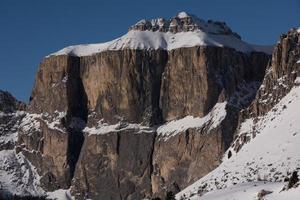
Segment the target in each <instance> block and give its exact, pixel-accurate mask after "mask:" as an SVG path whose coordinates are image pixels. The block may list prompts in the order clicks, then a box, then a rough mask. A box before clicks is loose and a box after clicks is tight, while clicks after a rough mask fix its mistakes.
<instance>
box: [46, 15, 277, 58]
mask: <svg viewBox="0 0 300 200" xmlns="http://www.w3.org/2000/svg"><path fill="white" fill-rule="evenodd" d="M187 17H191V18H192V21H194V23H193V24H191V25H190V26H193V27H195V29H193V30H189V31H180V32H177V33H173V32H171V31H166V32H162V31H159V30H155V29H154V30H143V31H140V30H136V29H133V28H132V27H136V26H137V27H138V26H140V25H145V24H146V25H147V23H149V26H151V27H156V26H157V27H162V26H167V27H166V28H167V29H170V30H171V29H172V27H174V26H175V25H174V24H172V23H174V18H172V19H173V20H172V19H171V20H169V21H166V20H164V19H162V18H158V19H153V20H151V22H150V21H147V20H141V21H139V22H138V23H137V24H135V25H133V26H132V27H131V28H130V31H129V32H128V33H127V34H125V35H123V36H122V37H120V38H117V39H115V40H112V41H110V42H106V43H99V44H84V45H75V46H69V47H66V48H64V49H62V50H59V51H58V52H55V53H52V54H50V55H49V56H51V55H73V56H88V55H92V54H95V53H99V52H102V51H108V50H111V51H115V50H122V49H147V50H151V49H154V50H156V49H164V50H172V49H177V48H183V47H194V46H217V47H230V48H234V49H235V50H237V51H240V52H245V53H247V52H252V51H258V52H265V53H268V54H271V50H272V46H258V45H250V44H248V43H246V42H244V41H242V40H241V39H240V38H239V37H237V34H235V33H232V32H231V30H230V28H229V27H227V26H226V25H225V24H224V23H221V22H220V23H213V22H210V21H208V22H205V21H204V20H202V19H199V18H197V17H196V16H194V15H189V14H187V13H185V12H181V13H179V14H178V15H177V17H175V19H183V18H187ZM166 23H167V25H166Z"/></svg>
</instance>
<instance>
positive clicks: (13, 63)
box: [0, 0, 300, 101]
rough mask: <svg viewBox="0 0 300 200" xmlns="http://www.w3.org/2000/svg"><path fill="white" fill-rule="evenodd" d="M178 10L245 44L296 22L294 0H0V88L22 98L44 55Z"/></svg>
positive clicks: (265, 39) (265, 40)
mask: <svg viewBox="0 0 300 200" xmlns="http://www.w3.org/2000/svg"><path fill="white" fill-rule="evenodd" d="M180 11H186V12H189V13H192V14H195V15H197V16H199V17H200V18H203V19H206V20H207V19H213V20H222V21H225V22H226V23H227V24H228V25H229V26H230V27H231V28H232V29H233V30H234V31H236V32H238V33H239V34H240V35H241V36H242V38H243V39H244V40H245V41H247V42H250V43H258V44H273V43H275V42H276V41H277V40H278V37H279V35H280V34H281V33H283V32H286V31H287V30H288V29H289V28H291V27H299V26H300V1H299V0H201V1H200V0H193V1H192V0H148V1H147V0H118V1H117V0H107V1H104V0H103V1H102V0H80V1H79V0H26V1H25V0H0V89H2V90H8V91H10V92H11V93H12V94H13V95H14V96H16V97H17V98H18V99H20V100H23V101H27V100H28V98H29V96H30V93H31V89H32V86H33V82H34V77H35V72H36V70H37V66H38V64H39V62H40V61H41V59H42V58H43V57H44V56H46V55H48V54H49V53H51V52H54V51H57V50H59V49H61V48H63V47H65V46H68V45H72V44H80V43H97V42H104V41H108V40H111V39H114V38H116V37H119V36H121V35H122V34H124V33H126V32H127V29H128V27H129V26H130V25H132V24H134V23H135V22H136V21H138V20H139V19H142V18H147V19H148V18H156V17H160V16H161V17H165V18H169V17H171V16H174V15H175V14H176V13H178V12H180Z"/></svg>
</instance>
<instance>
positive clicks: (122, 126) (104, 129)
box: [83, 121, 154, 135]
mask: <svg viewBox="0 0 300 200" xmlns="http://www.w3.org/2000/svg"><path fill="white" fill-rule="evenodd" d="M124 130H137V133H140V132H149V133H152V132H154V130H153V129H152V128H150V127H147V126H142V125H140V124H127V123H121V122H119V123H117V124H113V125H109V124H106V123H102V122H101V121H100V122H99V123H98V125H97V126H96V127H91V128H89V127H85V128H84V129H83V132H85V133H87V134H89V135H94V134H96V135H103V134H108V133H113V132H120V131H124Z"/></svg>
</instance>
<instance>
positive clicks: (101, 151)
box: [72, 129, 155, 200]
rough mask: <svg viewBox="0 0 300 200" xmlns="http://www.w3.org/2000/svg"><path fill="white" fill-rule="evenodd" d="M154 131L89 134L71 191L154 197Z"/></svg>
mask: <svg viewBox="0 0 300 200" xmlns="http://www.w3.org/2000/svg"><path fill="white" fill-rule="evenodd" d="M154 140H155V132H138V131H137V130H132V129H131V130H124V131H119V132H111V133H108V134H104V135H86V136H85V142H84V145H83V147H82V152H81V155H80V159H79V161H78V164H77V168H76V172H75V177H74V180H73V181H74V182H73V186H72V192H73V194H74V195H75V196H76V198H78V199H86V198H91V199H132V200H133V199H143V198H145V197H151V173H152V154H153V148H154Z"/></svg>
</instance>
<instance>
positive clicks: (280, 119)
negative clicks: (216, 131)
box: [177, 77, 300, 200]
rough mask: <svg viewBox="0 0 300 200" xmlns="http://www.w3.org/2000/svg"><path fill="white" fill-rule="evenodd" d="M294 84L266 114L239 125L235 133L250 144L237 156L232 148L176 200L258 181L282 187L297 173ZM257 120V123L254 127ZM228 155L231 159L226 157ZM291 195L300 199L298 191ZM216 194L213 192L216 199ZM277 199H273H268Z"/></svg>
mask: <svg viewBox="0 0 300 200" xmlns="http://www.w3.org/2000/svg"><path fill="white" fill-rule="evenodd" d="M296 82H297V83H296V84H295V85H298V86H296V87H294V88H293V89H292V90H291V91H290V92H289V93H288V94H287V95H286V96H285V97H284V98H283V99H282V100H281V101H280V102H279V103H278V104H277V105H276V106H274V108H273V109H272V110H271V111H270V112H269V113H267V114H266V115H265V116H262V117H260V118H258V119H248V120H246V121H245V122H244V123H243V124H242V125H241V128H240V130H239V131H238V133H239V134H246V135H247V136H249V138H250V141H249V142H248V143H246V144H244V145H243V147H242V148H241V149H240V150H239V151H238V152H237V153H236V152H235V151H234V150H233V149H232V148H230V149H228V150H227V153H225V156H224V159H223V162H222V164H221V165H220V166H219V167H218V168H217V169H215V170H214V171H212V172H211V173H209V174H208V175H206V176H205V177H203V178H202V179H200V180H199V181H197V182H196V183H194V184H192V185H191V186H189V187H187V188H186V189H184V190H183V191H182V192H180V193H179V194H177V198H178V199H180V197H183V196H185V197H190V196H193V199H201V200H202V199H210V198H206V197H205V196H203V197H200V195H198V193H205V192H207V191H212V190H216V189H223V188H228V187H232V186H234V185H237V187H234V188H235V189H234V190H243V189H241V188H243V187H242V186H243V185H242V186H241V185H240V184H242V183H247V182H253V181H259V180H264V181H270V182H281V183H282V182H283V180H284V179H285V178H286V177H289V176H290V175H291V173H292V172H293V171H299V170H300V153H299V146H300V112H299V108H300V87H299V83H298V82H299V77H298V78H297V79H296ZM256 120H258V121H257V122H256V123H255V121H256ZM254 129H255V130H256V136H255V137H253V134H252V133H253V130H254ZM250 133H251V134H250ZM229 152H230V153H229ZM230 154H231V156H228V155H230ZM228 157H230V158H228ZM247 187H250V186H247ZM266 189H268V188H266ZM277 189H278V188H275V189H273V190H274V191H275V190H277ZM281 189H282V187H281ZM226 191H227V192H228V191H229V190H228V189H226V190H223V192H226ZM292 191H293V192H296V193H297V195H298V196H300V190H299V189H295V190H291V192H292ZM218 192H221V191H218ZM289 192H290V191H288V192H286V193H289ZM213 193H214V192H211V193H209V194H207V197H209V195H210V196H213ZM221 193H222V192H221ZM275 193H276V192H274V195H275ZM217 194H218V193H217V192H216V194H215V195H217ZM246 194H247V193H245V195H246ZM270 197H271V195H270ZM281 197H282V198H281ZM276 198H277V197H276ZM276 198H275V196H274V198H270V199H276ZM216 199H217V198H216ZM229 199H234V198H229ZM236 199H253V198H250V197H248V196H247V195H246V196H243V198H241V197H239V198H236ZM278 199H286V198H285V195H284V193H280V195H278ZM291 199H292V198H291Z"/></svg>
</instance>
